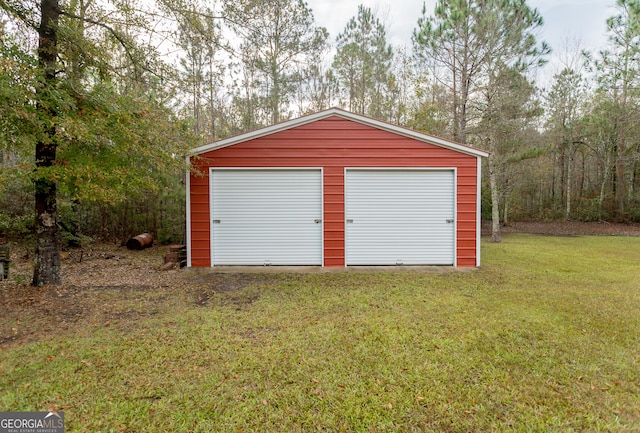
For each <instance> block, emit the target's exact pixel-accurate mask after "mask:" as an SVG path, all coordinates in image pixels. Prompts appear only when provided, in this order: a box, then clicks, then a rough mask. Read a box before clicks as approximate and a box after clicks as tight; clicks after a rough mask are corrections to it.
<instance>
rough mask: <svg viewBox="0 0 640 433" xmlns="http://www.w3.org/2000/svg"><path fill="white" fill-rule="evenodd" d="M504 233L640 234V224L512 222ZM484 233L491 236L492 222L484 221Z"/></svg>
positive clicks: (562, 234)
mask: <svg viewBox="0 0 640 433" xmlns="http://www.w3.org/2000/svg"><path fill="white" fill-rule="evenodd" d="M501 229H502V233H531V234H539V235H547V236H584V235H600V236H640V224H638V223H631V224H622V223H608V222H579V221H566V222H512V223H509V224H508V225H506V226H503V227H502V228H501ZM482 235H483V236H491V222H490V221H483V222H482Z"/></svg>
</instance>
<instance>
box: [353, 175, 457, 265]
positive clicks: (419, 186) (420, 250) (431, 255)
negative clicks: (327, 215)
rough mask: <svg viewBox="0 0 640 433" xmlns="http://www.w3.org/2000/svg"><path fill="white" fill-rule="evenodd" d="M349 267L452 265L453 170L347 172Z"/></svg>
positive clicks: (453, 237)
mask: <svg viewBox="0 0 640 433" xmlns="http://www.w3.org/2000/svg"><path fill="white" fill-rule="evenodd" d="M345 195H346V198H345V204H346V223H345V224H346V225H345V227H346V243H347V248H346V261H347V265H399V264H402V265H453V263H454V258H455V252H454V251H455V249H454V246H455V222H454V218H455V183H454V171H453V170H347V173H346V183H345Z"/></svg>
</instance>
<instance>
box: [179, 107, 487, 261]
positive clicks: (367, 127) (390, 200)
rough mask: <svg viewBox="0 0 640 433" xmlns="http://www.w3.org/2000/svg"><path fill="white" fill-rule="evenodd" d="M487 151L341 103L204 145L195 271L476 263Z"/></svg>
mask: <svg viewBox="0 0 640 433" xmlns="http://www.w3.org/2000/svg"><path fill="white" fill-rule="evenodd" d="M486 156H487V153H486V152H483V151H480V150H477V149H474V148H471V147H468V146H464V145H461V144H458V143H454V142H451V141H447V140H443V139H441V138H437V137H433V136H430V135H426V134H422V133H418V132H415V131H412V130H409V129H405V128H401V127H398V126H394V125H391V124H388V123H384V122H380V121H377V120H374V119H370V118H367V117H363V116H360V115H356V114H353V113H350V112H346V111H343V110H340V109H336V108H332V109H330V110H326V111H322V112H319V113H316V114H312V115H308V116H305V117H301V118H298V119H295V120H291V121H287V122H284V123H281V124H277V125H274V126H270V127H267V128H263V129H260V130H257V131H254V132H250V133H247V134H243V135H240V136H236V137H231V138H228V139H226V140H222V141H219V142H216V143H212V144H209V145H206V146H201V147H199V148H197V149H195V150H194V151H193V153H192V155H191V156H190V157H189V162H190V164H191V165H192V166H193V167H194V168H195V170H194V171H193V172H192V173H191V174H190V175H189V176H188V179H187V244H188V245H187V248H188V265H189V266H219V265H261V266H262V265H317V266H333V267H336V266H339V267H344V266H358V265H449V266H461V267H477V266H479V265H480V174H481V158H482V157H486Z"/></svg>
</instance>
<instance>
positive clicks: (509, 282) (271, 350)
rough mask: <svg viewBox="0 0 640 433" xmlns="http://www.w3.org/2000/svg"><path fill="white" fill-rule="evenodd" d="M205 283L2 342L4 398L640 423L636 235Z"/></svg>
mask: <svg viewBox="0 0 640 433" xmlns="http://www.w3.org/2000/svg"><path fill="white" fill-rule="evenodd" d="M181 275H182V278H184V279H185V280H187V283H189V281H191V282H190V283H189V284H191V286H189V287H192V288H194V287H196V288H197V286H198V284H205V283H204V282H203V281H204V278H203V276H202V275H201V274H199V273H195V272H184V273H182V274H181ZM196 277H197V279H196ZM150 290H151V289H150ZM196 292H197V290H192V289H188V290H187V289H184V290H182V289H176V290H175V291H174V292H169V294H166V293H165V295H164V296H158V297H154V296H146V297H139V298H136V299H135V300H133V301H132V300H130V299H129V300H127V308H128V309H130V310H140V311H142V310H145V309H147V308H151V307H150V306H149V305H146V304H147V303H148V304H153V309H154V311H156V313H155V314H149V315H146V316H144V317H141V318H138V319H136V320H134V321H131V322H130V323H120V324H119V325H118V326H104V325H98V324H95V325H91V324H90V323H89V324H88V325H87V326H86V327H84V328H82V329H80V330H74V331H73V332H65V333H62V334H60V335H55V336H53V337H51V338H49V339H47V340H46V341H38V342H33V343H23V344H20V345H13V346H5V347H4V348H2V349H1V351H0V411H40V410H47V409H60V408H62V409H64V410H65V418H66V427H67V430H66V431H68V432H234V433H235V432H245V433H247V432H430V431H433V432H585V431H586V432H590V431H594V432H596V431H598V432H599V431H602V432H638V431H640V238H638V237H571V238H569V237H562V238H561V237H544V236H532V235H509V236H507V237H506V238H505V239H504V241H503V243H501V244H490V243H488V242H486V243H484V244H483V263H482V268H481V269H480V270H478V271H475V272H451V273H444V274H427V273H418V272H404V273H396V272H388V273H339V274H333V273H328V274H311V275H275V276H269V278H264V279H262V280H261V279H259V278H258V279H256V280H255V282H254V283H252V284H249V285H248V286H245V287H242V288H240V289H237V290H228V291H218V292H216V291H211V293H210V296H209V297H208V299H207V302H206V303H201V304H202V305H198V303H196V302H195V300H194V297H195V295H194V293H196ZM104 297H105V302H118V301H117V300H114V299H113V298H114V294H113V293H109V291H108V290H105V292H104ZM159 305H161V306H160V307H159ZM34 314H37V312H36V313H34ZM2 320H3V319H2V318H0V323H1V322H2ZM3 325H6V324H3Z"/></svg>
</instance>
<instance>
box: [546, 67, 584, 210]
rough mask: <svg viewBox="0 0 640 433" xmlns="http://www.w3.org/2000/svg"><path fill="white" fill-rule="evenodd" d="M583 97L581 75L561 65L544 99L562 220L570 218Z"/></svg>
mask: <svg viewBox="0 0 640 433" xmlns="http://www.w3.org/2000/svg"><path fill="white" fill-rule="evenodd" d="M585 96H586V87H585V83H584V78H583V77H582V76H581V75H580V74H578V73H577V72H576V71H574V70H573V69H570V68H565V69H563V70H562V71H561V72H560V73H559V74H556V75H555V76H554V81H553V84H552V86H551V89H550V91H549V92H548V93H547V94H546V98H545V102H546V108H547V124H546V126H547V133H548V135H549V136H550V138H551V139H552V141H553V145H554V152H555V154H556V156H557V166H558V168H559V177H560V179H559V182H558V190H559V196H560V197H561V200H560V203H564V217H565V219H566V220H569V219H570V218H571V210H572V208H571V205H572V201H573V195H572V190H573V189H572V188H573V187H572V184H573V179H574V158H575V153H576V151H577V143H578V142H579V141H580V137H579V136H578V127H579V120H580V114H581V112H580V110H581V108H582V105H583V103H584V98H585ZM554 177H555V176H554ZM554 189H555V188H554ZM554 192H555V191H554Z"/></svg>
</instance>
